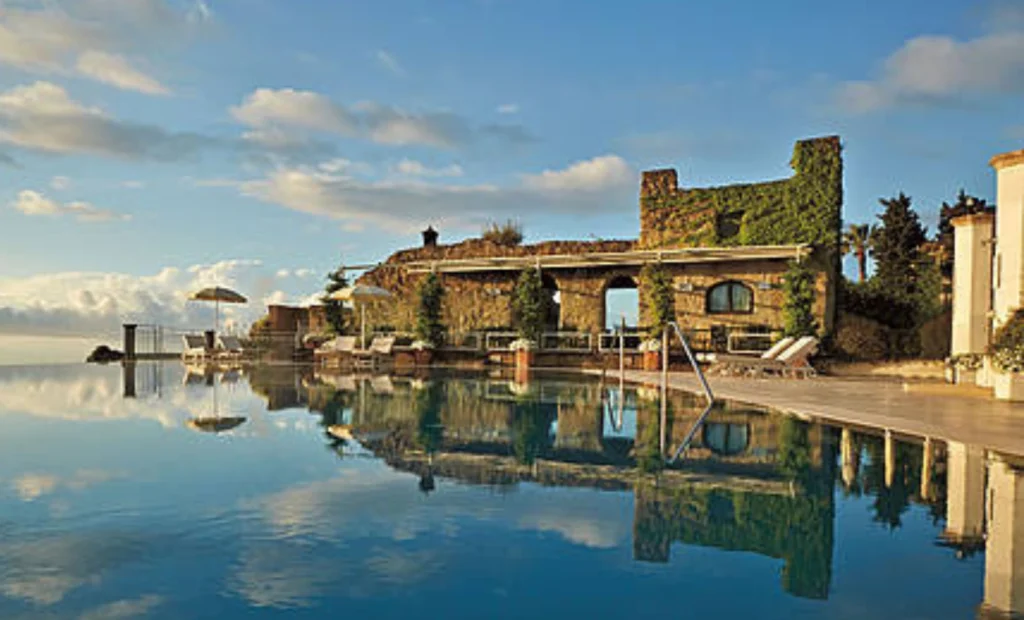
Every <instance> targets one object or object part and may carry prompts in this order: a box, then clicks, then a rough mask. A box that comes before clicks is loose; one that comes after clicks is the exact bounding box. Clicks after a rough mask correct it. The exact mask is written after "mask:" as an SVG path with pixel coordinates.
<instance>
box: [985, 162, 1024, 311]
mask: <svg viewBox="0 0 1024 620" xmlns="http://www.w3.org/2000/svg"><path fill="white" fill-rule="evenodd" d="M989 163H990V164H991V165H992V167H993V168H995V170H996V205H998V211H997V213H996V259H995V273H994V274H993V282H994V286H995V298H994V302H993V310H994V311H995V321H996V324H997V325H998V324H1000V323H1002V322H1004V321H1006V319H1007V318H1009V316H1010V314H1011V313H1012V312H1013V311H1014V310H1016V309H1017V308H1019V307H1021V306H1024V150H1020V151H1013V152H1011V153H1003V154H1002V155H996V156H995V157H993V158H992V160H991V161H990V162H989Z"/></svg>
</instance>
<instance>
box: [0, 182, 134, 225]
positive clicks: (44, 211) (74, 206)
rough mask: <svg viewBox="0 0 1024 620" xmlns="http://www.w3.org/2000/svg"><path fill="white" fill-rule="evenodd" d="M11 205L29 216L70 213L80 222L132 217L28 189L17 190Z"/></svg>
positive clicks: (107, 220) (128, 218)
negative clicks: (56, 199) (60, 200)
mask: <svg viewBox="0 0 1024 620" xmlns="http://www.w3.org/2000/svg"><path fill="white" fill-rule="evenodd" d="M11 206H12V207H13V208H15V209H17V210H18V211H21V212H22V213H24V214H25V215H29V216H51V217H60V216H62V215H70V216H74V217H75V218H76V219H78V221H80V222H110V221H114V220H122V221H126V220H130V219H132V216H131V215H128V214H126V213H117V212H115V211H110V210H109V209H100V208H99V207H96V206H93V205H92V204H89V203H88V202H82V201H72V202H66V203H60V202H57V201H55V200H52V199H50V198H47V197H46V196H44V195H42V194H40V193H39V192H36V191H33V190H30V189H25V190H22V191H20V192H18V197H17V199H16V200H15V201H14V202H13V203H12V204H11Z"/></svg>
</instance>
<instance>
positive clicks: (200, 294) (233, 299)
mask: <svg viewBox="0 0 1024 620" xmlns="http://www.w3.org/2000/svg"><path fill="white" fill-rule="evenodd" d="M189 299H191V300H194V301H212V302H213V303H214V315H213V317H214V318H213V331H217V327H218V325H217V324H218V323H219V322H220V304H221V303H225V304H244V303H246V302H248V301H249V300H248V299H246V298H245V297H243V296H242V295H240V294H238V293H236V292H235V291H233V290H231V289H229V288H223V287H220V286H210V287H207V288H204V289H202V290H200V291H196V292H195V293H192V296H191V297H189Z"/></svg>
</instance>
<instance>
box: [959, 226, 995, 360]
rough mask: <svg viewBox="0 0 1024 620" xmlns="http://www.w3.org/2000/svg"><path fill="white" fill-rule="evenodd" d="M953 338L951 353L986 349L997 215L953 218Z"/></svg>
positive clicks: (982, 351) (960, 353) (978, 351)
mask: <svg viewBox="0 0 1024 620" xmlns="http://www.w3.org/2000/svg"><path fill="white" fill-rule="evenodd" d="M951 223H952V224H953V229H954V239H955V243H954V248H955V249H954V257H955V258H954V262H953V342H952V350H951V353H952V354H953V355H962V354H965V353H984V352H985V347H986V346H988V338H989V316H988V312H989V309H990V305H991V301H992V289H991V287H992V236H993V234H994V233H995V226H994V225H995V215H994V214H992V213H975V214H973V215H963V216H960V217H957V218H953V220H952V222H951Z"/></svg>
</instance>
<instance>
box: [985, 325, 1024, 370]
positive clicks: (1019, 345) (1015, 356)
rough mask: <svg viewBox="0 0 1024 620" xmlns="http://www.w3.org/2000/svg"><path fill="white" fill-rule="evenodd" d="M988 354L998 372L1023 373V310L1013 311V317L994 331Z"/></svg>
mask: <svg viewBox="0 0 1024 620" xmlns="http://www.w3.org/2000/svg"><path fill="white" fill-rule="evenodd" d="M989 353H990V354H991V355H992V363H993V364H994V365H995V367H996V368H998V369H999V370H1001V371H1003V372H1021V371H1024V310H1016V311H1014V313H1013V316H1012V317H1010V319H1009V320H1007V321H1006V322H1005V323H1003V324H1002V325H1001V326H1000V327H999V329H997V330H996V333H995V336H993V338H992V344H990V345H989Z"/></svg>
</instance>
